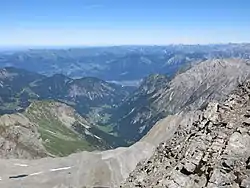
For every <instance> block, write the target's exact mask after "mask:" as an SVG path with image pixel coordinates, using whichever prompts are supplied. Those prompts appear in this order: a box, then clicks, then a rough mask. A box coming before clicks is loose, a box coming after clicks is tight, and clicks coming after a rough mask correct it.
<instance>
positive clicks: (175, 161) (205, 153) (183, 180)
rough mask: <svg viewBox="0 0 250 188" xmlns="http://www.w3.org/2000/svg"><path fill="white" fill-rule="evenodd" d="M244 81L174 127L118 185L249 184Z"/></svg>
mask: <svg viewBox="0 0 250 188" xmlns="http://www.w3.org/2000/svg"><path fill="white" fill-rule="evenodd" d="M249 169H250V81H247V82H245V83H244V84H242V85H239V86H238V88H237V89H236V90H235V91H234V92H233V93H232V94H231V95H230V96H229V97H228V99H227V100H226V101H225V102H223V103H210V104H209V105H208V106H207V108H206V109H205V110H204V111H203V112H202V113H201V114H200V116H199V119H198V120H197V121H196V122H194V123H193V124H192V125H191V126H187V127H185V126H184V127H183V126H180V127H179V128H178V129H177V131H176V132H175V134H174V136H173V137H172V138H171V139H170V140H169V141H168V142H163V143H161V144H160V145H159V146H158V148H157V149H156V151H155V153H154V155H153V156H152V157H151V158H150V159H148V160H146V161H143V162H141V163H140V164H138V166H137V168H136V169H135V170H134V172H133V173H131V174H130V176H129V178H128V179H127V180H126V182H125V183H123V185H122V186H121V187H124V188H125V187H126V188H128V187H145V188H149V187H154V188H156V187H171V188H189V187H190V188H191V187H197V188H201V187H208V188H215V187H220V188H228V187H234V188H247V187H250V172H249Z"/></svg>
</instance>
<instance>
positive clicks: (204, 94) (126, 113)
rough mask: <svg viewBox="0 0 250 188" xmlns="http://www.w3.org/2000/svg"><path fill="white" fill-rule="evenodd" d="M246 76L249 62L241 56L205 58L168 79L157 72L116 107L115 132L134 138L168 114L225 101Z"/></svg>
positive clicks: (248, 71) (138, 137) (248, 75)
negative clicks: (240, 57) (117, 115)
mask: <svg viewBox="0 0 250 188" xmlns="http://www.w3.org/2000/svg"><path fill="white" fill-rule="evenodd" d="M248 78H250V66H249V61H247V60H243V59H212V60H207V61H204V62H201V63H199V64H197V65H195V66H194V67H192V68H191V69H189V70H187V71H185V72H183V73H181V74H179V75H177V76H175V77H174V78H173V79H172V80H170V81H169V80H168V79H167V78H165V77H164V76H159V75H158V76H155V77H149V82H147V81H145V82H144V83H143V84H144V85H143V84H142V85H141V87H140V88H139V89H138V90H137V91H136V92H135V93H134V94H133V95H131V96H130V97H129V98H128V99H127V100H126V101H125V102H124V103H123V104H122V105H121V106H119V107H118V109H117V114H119V116H120V117H119V118H117V119H118V123H117V125H118V126H117V132H118V133H119V134H120V135H121V136H123V137H124V138H125V139H127V140H130V141H137V140H139V139H140V138H141V137H142V136H144V135H145V134H146V133H147V132H148V131H149V130H150V129H151V128H152V126H153V125H154V124H155V123H156V122H157V121H158V120H160V119H162V118H164V117H166V116H167V115H169V114H175V113H178V112H180V111H185V112H187V111H190V110H197V109H202V108H204V107H205V106H206V105H207V103H208V102H210V101H212V100H216V101H224V100H225V99H226V97H227V96H228V95H229V94H230V93H231V92H232V91H233V90H234V89H235V88H236V87H237V86H238V85H239V84H240V83H242V82H244V81H245V80H247V79H248ZM152 83H153V85H152ZM159 83H160V84H159ZM145 88H147V89H145ZM147 91H149V92H147Z"/></svg>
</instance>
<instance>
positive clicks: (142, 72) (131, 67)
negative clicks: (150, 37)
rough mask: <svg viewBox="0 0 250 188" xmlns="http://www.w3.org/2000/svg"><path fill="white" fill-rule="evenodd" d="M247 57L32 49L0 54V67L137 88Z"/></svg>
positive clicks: (189, 50) (230, 52) (173, 49)
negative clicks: (201, 65)
mask: <svg viewBox="0 0 250 188" xmlns="http://www.w3.org/2000/svg"><path fill="white" fill-rule="evenodd" d="M249 57H250V45H249V44H224V45H169V46H114V47H92V48H70V49H54V50H53V49H34V50H24V51H16V52H15V51H12V52H0V67H7V66H8V67H9V66H11V67H17V68H22V69H26V70H29V71H32V72H37V73H40V74H44V75H47V76H52V75H54V74H64V75H66V76H68V77H72V78H81V77H97V78H100V79H103V80H105V81H116V82H118V83H119V82H120V83H122V84H137V83H138V81H139V80H141V79H142V78H144V77H146V76H148V75H149V74H167V75H168V76H169V77H173V76H174V75H175V74H176V72H178V71H179V70H180V69H183V68H184V69H185V67H189V66H190V65H193V64H196V63H198V62H201V61H204V60H207V59H213V58H243V59H249ZM129 81H130V82H129ZM131 81H132V82H131Z"/></svg>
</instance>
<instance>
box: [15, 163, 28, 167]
mask: <svg viewBox="0 0 250 188" xmlns="http://www.w3.org/2000/svg"><path fill="white" fill-rule="evenodd" d="M14 165H15V166H21V167H27V166H28V165H26V164H19V163H15V164H14Z"/></svg>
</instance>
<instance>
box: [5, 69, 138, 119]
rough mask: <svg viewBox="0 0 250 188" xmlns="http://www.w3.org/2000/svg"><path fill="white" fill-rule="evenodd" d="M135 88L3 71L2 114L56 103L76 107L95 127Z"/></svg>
mask: <svg viewBox="0 0 250 188" xmlns="http://www.w3.org/2000/svg"><path fill="white" fill-rule="evenodd" d="M133 88H134V87H123V86H120V85H117V84H113V83H108V82H105V81H103V80H100V79H98V78H93V77H86V78H81V79H71V78H68V77H66V76H64V75H62V74H56V75H53V76H51V77H45V76H42V75H39V74H37V73H31V72H28V71H25V70H22V69H16V68H4V69H0V113H1V114H5V113H14V112H21V111H23V110H24V109H25V108H27V107H28V106H29V104H30V103H31V102H32V100H48V99H49V100H51V99H53V100H55V101H59V102H63V103H66V104H68V105H70V106H72V107H74V108H75V109H76V110H77V111H78V112H79V113H81V115H84V116H85V117H86V118H89V120H91V121H93V123H98V124H105V122H106V121H107V120H108V118H109V116H110V114H111V111H112V110H113V108H114V107H115V106H117V105H118V104H119V103H120V102H121V101H122V100H123V99H124V98H125V97H127V96H128V95H129V94H130V93H131V92H132V90H133Z"/></svg>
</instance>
